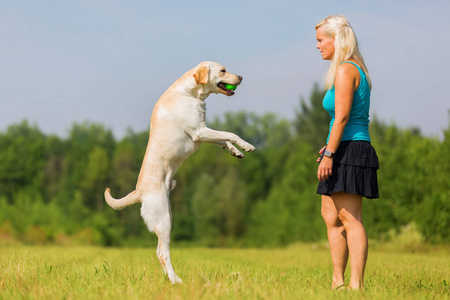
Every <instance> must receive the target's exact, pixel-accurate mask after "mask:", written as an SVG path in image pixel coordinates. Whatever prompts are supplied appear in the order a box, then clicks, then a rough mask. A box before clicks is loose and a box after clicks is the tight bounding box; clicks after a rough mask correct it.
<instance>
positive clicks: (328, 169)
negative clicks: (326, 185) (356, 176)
mask: <svg viewBox="0 0 450 300" xmlns="http://www.w3.org/2000/svg"><path fill="white" fill-rule="evenodd" d="M332 170H333V159H332V158H329V157H327V156H324V157H323V158H322V161H321V162H320V164H319V168H318V170H317V179H319V181H325V180H327V179H328V178H329V177H330V176H331V174H332Z"/></svg>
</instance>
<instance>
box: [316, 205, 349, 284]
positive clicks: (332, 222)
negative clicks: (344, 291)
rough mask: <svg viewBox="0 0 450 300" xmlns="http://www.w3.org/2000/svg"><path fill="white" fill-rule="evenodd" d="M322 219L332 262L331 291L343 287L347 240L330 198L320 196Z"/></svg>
mask: <svg viewBox="0 0 450 300" xmlns="http://www.w3.org/2000/svg"><path fill="white" fill-rule="evenodd" d="M322 217H323V219H324V221H325V225H326V226H327V234H328V242H329V244H330V251H331V261H332V262H333V282H332V284H331V288H332V289H336V288H338V287H341V286H343V285H344V272H345V268H346V266H347V261H348V248H347V239H346V232H345V230H344V226H343V225H342V222H341V220H339V217H338V211H337V209H336V206H335V205H334V202H333V200H332V198H331V197H329V196H322Z"/></svg>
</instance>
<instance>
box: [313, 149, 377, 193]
mask: <svg viewBox="0 0 450 300" xmlns="http://www.w3.org/2000/svg"><path fill="white" fill-rule="evenodd" d="M322 157H323V154H322ZM322 157H321V158H320V160H322ZM379 167H380V166H379V164H378V156H377V153H376V152H375V149H374V148H373V147H372V145H371V144H370V143H369V142H365V141H342V142H341V143H340V144H339V148H338V150H337V151H336V153H335V154H334V158H333V171H332V175H331V176H330V177H329V178H328V179H327V180H325V181H320V182H319V186H318V187H317V194H319V195H327V196H330V195H331V194H334V193H338V192H346V193H349V194H357V195H361V196H363V197H366V198H369V199H374V198H379V194H378V179H377V170H378V169H379Z"/></svg>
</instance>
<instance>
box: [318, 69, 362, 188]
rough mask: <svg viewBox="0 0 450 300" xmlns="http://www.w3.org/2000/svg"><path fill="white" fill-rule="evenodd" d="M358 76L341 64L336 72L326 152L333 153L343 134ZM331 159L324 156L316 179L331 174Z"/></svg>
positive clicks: (353, 70)
mask: <svg viewBox="0 0 450 300" xmlns="http://www.w3.org/2000/svg"><path fill="white" fill-rule="evenodd" d="M359 80H360V75H359V71H358V69H357V68H356V67H355V66H354V65H352V64H348V63H346V64H342V65H340V66H339V68H338V69H337V71H336V79H335V81H334V89H335V117H334V123H333V127H332V128H331V132H330V138H329V139H328V145H327V148H326V149H327V150H329V151H331V152H333V153H335V152H336V150H337V149H338V147H339V144H340V142H341V139H342V135H343V134H344V129H345V125H347V122H348V119H349V117H350V111H351V109H352V103H353V94H354V93H355V91H356V89H357V88H358V86H359ZM332 168H333V159H332V158H329V157H327V156H324V157H323V159H322V161H321V162H320V165H319V168H318V170H317V178H318V179H319V181H320V180H326V179H328V177H330V176H331V174H332Z"/></svg>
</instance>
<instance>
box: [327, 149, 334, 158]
mask: <svg viewBox="0 0 450 300" xmlns="http://www.w3.org/2000/svg"><path fill="white" fill-rule="evenodd" d="M332 155H333V152H331V151H330V150H325V156H327V157H331V156H332Z"/></svg>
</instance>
